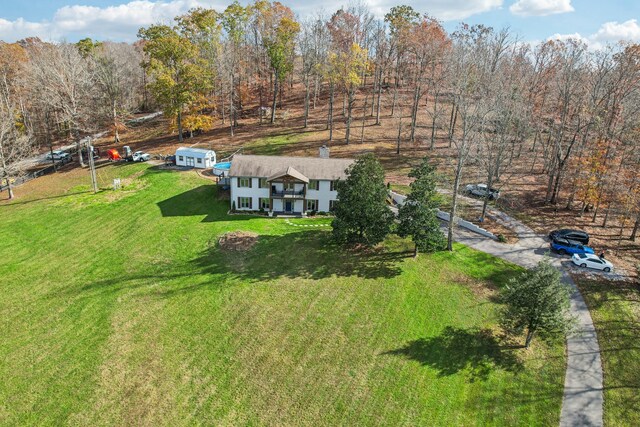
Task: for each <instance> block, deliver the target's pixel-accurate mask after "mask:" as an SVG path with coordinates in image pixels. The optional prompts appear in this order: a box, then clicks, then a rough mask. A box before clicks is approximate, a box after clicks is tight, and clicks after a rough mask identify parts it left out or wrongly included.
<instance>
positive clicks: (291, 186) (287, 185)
mask: <svg viewBox="0 0 640 427" xmlns="http://www.w3.org/2000/svg"><path fill="white" fill-rule="evenodd" d="M283 185H284V189H285V190H289V191H293V190H295V188H296V184H295V182H285V183H284V184H283Z"/></svg>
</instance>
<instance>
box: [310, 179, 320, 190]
mask: <svg viewBox="0 0 640 427" xmlns="http://www.w3.org/2000/svg"><path fill="white" fill-rule="evenodd" d="M319 189H320V181H318V180H317V179H312V180H310V181H309V190H319Z"/></svg>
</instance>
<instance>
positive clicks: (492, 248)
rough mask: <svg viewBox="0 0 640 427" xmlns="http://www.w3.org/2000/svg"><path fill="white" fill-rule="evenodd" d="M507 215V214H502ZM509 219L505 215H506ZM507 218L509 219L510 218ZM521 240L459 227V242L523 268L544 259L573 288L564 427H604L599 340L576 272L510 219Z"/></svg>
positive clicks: (531, 232) (561, 421)
mask: <svg viewBox="0 0 640 427" xmlns="http://www.w3.org/2000/svg"><path fill="white" fill-rule="evenodd" d="M503 215H504V214H503ZM505 216H506V215H505ZM507 218H508V217H507ZM508 219H509V220H510V222H511V225H512V226H513V228H514V230H515V231H516V232H517V234H518V237H519V240H518V242H517V243H514V244H507V243H499V242H496V241H494V240H491V239H488V238H486V237H482V236H480V235H478V234H475V233H472V232H470V231H467V230H464V229H461V228H460V227H458V228H457V229H456V231H455V233H454V238H455V240H456V241H458V242H460V243H463V244H465V245H467V246H470V247H472V248H474V249H477V250H479V251H482V252H486V253H489V254H491V255H494V256H496V257H499V258H502V259H504V260H506V261H509V262H512V263H514V264H517V265H520V266H522V267H526V268H531V267H534V266H535V265H536V264H537V263H538V262H539V261H541V260H542V259H543V258H544V257H545V255H549V258H550V260H551V263H552V264H553V265H554V266H555V267H556V268H558V269H559V270H560V272H561V273H562V280H563V282H564V283H566V284H568V285H570V286H571V287H572V288H573V293H572V295H571V313H572V315H573V316H575V317H576V320H577V327H576V331H575V332H574V333H573V334H572V335H571V336H569V337H568V338H567V370H566V374H565V381H564V398H563V402H562V412H561V415H560V425H561V426H601V425H603V412H602V406H603V400H604V399H603V375H602V361H601V359H600V346H599V345H598V337H597V335H596V330H595V327H594V325H593V321H592V319H591V314H590V313H589V309H588V308H587V305H586V303H585V302H584V299H583V298H582V295H581V294H580V292H579V291H578V288H577V287H576V285H575V283H574V282H573V280H572V279H571V276H570V275H569V273H568V269H570V268H574V267H573V264H572V263H571V261H570V259H569V258H566V257H565V258H562V257H560V256H557V255H554V254H549V243H548V242H547V241H546V240H545V238H544V237H542V236H540V235H537V234H536V233H535V232H534V231H533V230H532V229H531V228H529V227H527V226H526V225H524V224H522V223H521V222H519V221H517V220H514V219H512V218H508Z"/></svg>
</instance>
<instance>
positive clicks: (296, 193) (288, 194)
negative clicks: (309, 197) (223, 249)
mask: <svg viewBox="0 0 640 427" xmlns="http://www.w3.org/2000/svg"><path fill="white" fill-rule="evenodd" d="M271 197H281V198H283V199H302V198H303V197H304V190H281V191H275V190H274V191H271Z"/></svg>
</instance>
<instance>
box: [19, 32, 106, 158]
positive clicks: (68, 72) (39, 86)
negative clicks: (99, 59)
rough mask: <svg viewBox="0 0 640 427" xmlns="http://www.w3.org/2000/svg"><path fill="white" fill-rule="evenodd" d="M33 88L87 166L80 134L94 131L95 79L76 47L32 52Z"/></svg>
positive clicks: (41, 48) (45, 46) (49, 47)
mask: <svg viewBox="0 0 640 427" xmlns="http://www.w3.org/2000/svg"><path fill="white" fill-rule="evenodd" d="M28 52H29V58H30V65H31V66H30V67H29V71H30V78H31V80H30V83H29V84H30V86H31V88H32V90H33V91H34V92H35V93H38V94H39V96H41V97H43V98H44V99H46V100H47V102H48V104H49V105H50V106H51V107H52V109H53V110H54V112H55V116H56V117H57V123H58V126H59V128H60V129H63V130H65V131H67V132H68V136H69V137H71V138H72V139H73V140H75V141H76V146H77V152H78V158H79V161H80V164H81V165H82V166H84V160H83V157H82V147H81V143H80V134H81V133H82V132H85V131H88V130H91V129H93V127H94V123H92V122H91V120H90V117H91V116H92V114H91V110H92V105H91V102H90V100H91V99H92V97H91V88H92V76H91V74H90V73H89V67H88V63H87V60H85V59H84V58H83V57H82V56H81V55H80V53H79V52H78V49H77V48H76V46H75V45H72V44H68V43H62V44H59V45H48V44H41V45H38V46H35V47H33V48H32V49H30V50H29V51H28Z"/></svg>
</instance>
